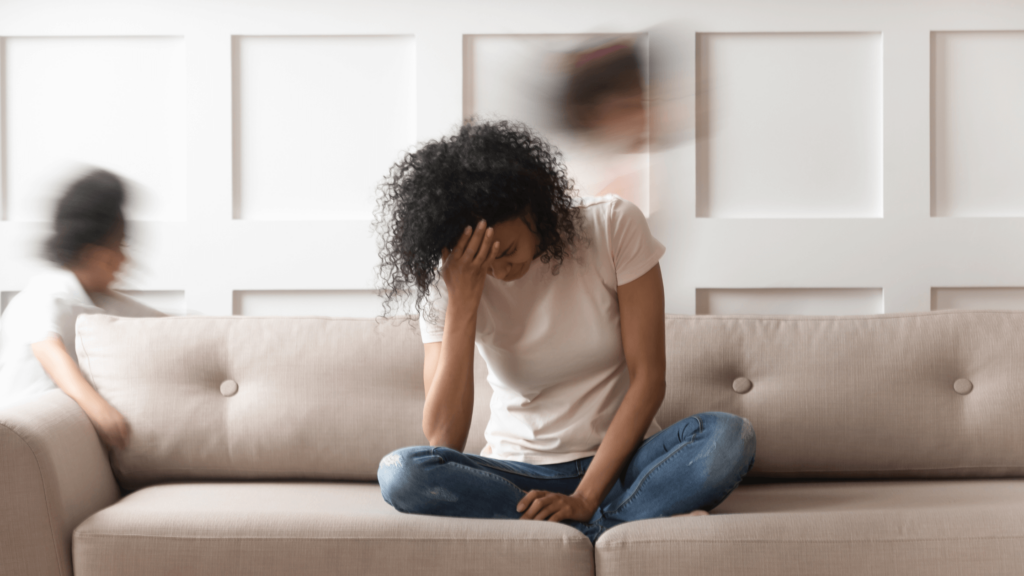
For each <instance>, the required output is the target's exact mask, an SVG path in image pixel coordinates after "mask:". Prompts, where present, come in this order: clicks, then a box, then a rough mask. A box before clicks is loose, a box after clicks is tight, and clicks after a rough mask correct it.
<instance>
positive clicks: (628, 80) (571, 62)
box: [562, 39, 643, 131]
mask: <svg viewBox="0 0 1024 576" xmlns="http://www.w3.org/2000/svg"><path fill="white" fill-rule="evenodd" d="M567 65H568V69H569V73H568V81H567V82H566V86H565V90H564V92H563V98H562V110H563V117H564V122H565V125H566V127H568V128H569V129H571V130H578V131H587V130H590V129H592V128H594V125H593V124H594V111H595V109H596V108H597V106H598V105H600V103H601V100H602V99H604V98H606V97H607V96H611V95H622V94H643V74H642V73H641V69H640V56H639V54H638V53H637V49H636V45H635V44H634V43H633V42H632V41H631V40H626V39H620V40H616V41H613V42H609V43H605V44H602V45H600V46H597V47H595V48H590V49H587V50H581V51H577V52H573V53H571V54H569V55H568V62H567Z"/></svg>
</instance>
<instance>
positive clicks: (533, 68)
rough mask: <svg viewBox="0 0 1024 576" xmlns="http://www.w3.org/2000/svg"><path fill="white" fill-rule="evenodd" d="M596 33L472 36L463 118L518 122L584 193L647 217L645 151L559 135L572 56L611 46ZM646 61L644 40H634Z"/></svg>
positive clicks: (469, 38)
mask: <svg viewBox="0 0 1024 576" xmlns="http://www.w3.org/2000/svg"><path fill="white" fill-rule="evenodd" d="M608 38H609V36H608V35H598V34H560V35H559V34H524V35H468V36H466V41H465V53H464V67H465V77H464V78H463V107H464V115H465V117H467V118H469V117H472V116H474V115H476V116H479V117H480V118H482V119H492V118H507V119H514V120H520V121H522V122H525V123H526V124H528V125H529V126H530V127H532V128H534V129H535V130H537V131H538V132H540V133H541V134H543V135H544V136H545V137H546V138H548V139H549V140H550V141H551V142H552V144H554V145H555V146H556V147H557V148H558V149H559V150H560V151H561V152H562V153H563V154H564V156H565V161H566V164H567V166H568V167H569V172H570V175H571V176H572V177H573V179H574V180H575V182H576V186H577V188H578V189H579V191H580V193H581V194H583V195H585V196H595V195H599V194H602V193H614V194H618V195H619V196H622V197H623V198H626V199H628V200H630V201H632V202H633V203H634V204H636V205H637V206H639V207H640V209H641V210H643V211H644V213H645V214H647V213H649V210H650V201H649V197H650V188H649V187H650V183H649V180H650V175H649V167H650V157H649V154H648V153H647V151H646V149H645V150H642V151H638V152H635V153H626V154H620V153H610V152H609V151H608V150H607V149H605V148H603V147H601V146H596V145H593V142H592V141H591V140H590V139H588V138H585V137H576V136H573V135H572V134H569V133H567V132H566V131H565V130H563V129H560V119H559V114H558V111H557V100H558V98H559V94H560V91H561V90H562V88H563V83H564V81H565V63H564V61H563V60H561V59H560V57H561V56H563V55H564V54H566V53H567V52H570V51H573V50H578V49H580V48H581V47H586V46H590V45H594V44H597V43H600V42H601V41H602V40H607V39H608ZM631 38H633V40H634V41H635V42H636V43H637V50H638V52H639V53H640V54H641V62H642V63H645V62H646V61H647V58H648V57H647V48H648V42H647V36H646V34H639V35H632V36H631Z"/></svg>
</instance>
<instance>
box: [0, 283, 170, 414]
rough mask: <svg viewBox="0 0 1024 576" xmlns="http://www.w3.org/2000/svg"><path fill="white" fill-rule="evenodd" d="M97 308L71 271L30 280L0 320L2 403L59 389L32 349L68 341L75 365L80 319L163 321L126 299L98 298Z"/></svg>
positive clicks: (112, 295)
mask: <svg viewBox="0 0 1024 576" xmlns="http://www.w3.org/2000/svg"><path fill="white" fill-rule="evenodd" d="M97 298H98V300H99V302H98V304H100V306H97V303H94V302H93V300H92V299H91V298H90V297H89V294H88V293H86V291H85V289H84V288H82V284H81V283H80V282H79V281H78V277H77V276H75V274H74V273H73V272H71V271H70V270H66V269H63V268H59V269H54V270H50V271H47V272H43V273H41V274H39V275H38V276H36V277H34V278H32V280H30V281H29V283H28V285H27V286H26V287H25V289H24V290H22V291H21V292H19V293H18V294H17V295H16V296H15V297H14V298H12V299H11V302H10V303H9V304H8V305H7V309H6V310H4V313H3V316H2V317H0V404H11V403H14V402H17V401H18V400H21V399H23V398H27V397H29V396H32V395H35V394H38V393H40V392H45V391H47V390H51V389H53V388H56V384H54V382H53V380H52V379H50V377H49V376H48V375H47V374H46V372H45V371H44V370H43V366H42V365H41V364H40V363H39V361H38V360H37V359H36V357H35V355H34V354H33V353H32V344H35V343H36V342H40V341H42V340H45V339H47V338H49V337H51V336H58V337H59V338H60V339H61V340H63V342H64V349H65V350H67V352H68V354H69V355H70V356H71V358H73V359H74V360H75V362H77V361H78V355H77V354H76V353H75V321H76V320H77V319H78V316H79V315H81V314H97V313H99V314H115V315H117V316H162V315H163V314H161V313H160V312H157V311H156V310H153V309H152V308H149V307H147V306H145V305H143V304H141V303H139V302H136V301H134V300H132V299H131V298H128V297H127V296H124V295H123V294H116V293H114V294H111V295H98V296H97Z"/></svg>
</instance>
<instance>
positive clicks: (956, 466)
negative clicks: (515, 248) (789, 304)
mask: <svg viewBox="0 0 1024 576" xmlns="http://www.w3.org/2000/svg"><path fill="white" fill-rule="evenodd" d="M667 331H668V334H667V336H668V338H667V342H668V386H669V388H668V393H667V397H666V399H665V403H664V406H663V407H662V409H661V412H660V413H659V415H658V419H659V421H660V422H661V423H662V424H663V425H666V424H669V423H671V422H673V421H675V420H677V419H680V418H682V417H684V416H686V415H688V414H691V413H695V412H701V411H706V410H719V411H725V412H732V413H734V414H739V415H742V416H745V417H746V418H748V419H750V421H751V422H752V423H753V425H754V427H755V429H756V431H757V439H758V452H757V459H756V463H755V465H754V467H753V469H752V471H751V474H750V476H749V477H748V481H747V482H744V484H742V485H741V486H740V487H739V489H738V490H737V491H736V492H735V493H734V494H733V495H732V496H731V497H730V498H729V499H727V500H726V501H725V502H724V503H723V504H722V505H721V506H719V507H718V508H717V509H716V510H714V513H713V514H712V515H711V516H708V517H696V518H667V519H657V520H648V521H642V522H634V523H630V524H626V525H623V526H619V527H617V528H615V529H613V530H611V531H609V532H608V533H607V534H605V535H604V536H603V537H602V538H601V539H600V540H599V541H598V542H597V545H596V547H594V546H591V544H590V542H589V541H588V540H587V539H586V538H585V537H583V535H582V534H580V533H578V532H577V531H575V530H574V529H572V528H570V527H568V526H564V525H561V524H556V523H549V522H532V521H517V520H466V519H453V518H432V517H425V516H414V515H405V514H401V513H398V512H396V511H394V510H392V509H391V508H390V507H388V506H387V505H386V504H385V503H384V502H383V500H382V499H381V496H380V491H379V489H378V487H377V485H376V484H374V483H373V482H374V479H375V475H376V471H377V465H378V461H379V460H380V458H381V457H382V456H383V455H384V454H386V453H388V452H389V451H391V450H393V449H395V448H398V447H400V446H407V445H415V444H423V443H424V442H425V440H424V437H423V433H422V431H421V429H420V419H421V410H422V404H423V389H422V379H421V362H422V346H421V344H420V342H419V338H418V334H417V332H416V331H415V329H414V328H411V327H410V326H409V325H408V324H401V325H397V326H396V325H394V324H392V323H377V322H375V321H372V320H328V319H313V318H290V319H285V318H280V319H270V318H161V319H116V318H113V317H108V316H91V317H83V318H82V319H80V320H79V323H78V355H79V358H80V360H81V362H82V367H83V369H84V371H85V373H86V374H87V376H88V377H89V379H90V380H91V381H92V382H93V383H94V384H95V386H96V387H97V388H98V389H99V391H100V392H101V393H102V394H103V395H104V396H105V397H106V398H108V399H109V401H110V402H111V403H112V404H113V405H114V406H116V407H117V408H118V409H119V410H121V411H122V412H123V413H124V415H125V416H126V418H127V419H128V421H129V423H130V425H131V427H132V431H133V438H132V442H131V445H130V446H129V448H128V449H126V450H125V451H123V452H119V453H115V454H113V455H112V456H111V457H110V458H109V459H108V457H107V456H106V455H105V454H104V452H103V450H102V448H101V446H100V444H99V441H98V440H97V437H96V434H95V433H94V431H93V429H92V427H91V425H90V423H89V421H88V420H87V419H86V417H85V415H84V414H83V413H82V412H81V411H80V410H79V409H78V407H77V406H76V405H75V403H74V402H72V401H71V400H70V399H68V398H67V397H66V396H64V395H63V394H62V393H61V392H51V393H48V394H45V395H42V396H40V397H38V398H36V399H33V400H31V401H28V402H25V403H23V404H20V405H17V406H12V407H8V408H5V409H2V410H0V574H4V575H8V574H12V575H13V574H18V575H21V574H26V575H37V574H38V575H44V574H45V575H56V574H71V571H72V566H73V567H74V572H75V573H76V574H77V575H78V576H94V575H97V576H98V575H103V576H118V575H129V574H132V575H135V574H190V575H191V574H209V575H228V574H246V575H263V574H437V575H442V574H443V575H457V574H494V575H503V574H510V575H511V574H527V575H530V576H541V575H559V576H564V575H573V574H579V575H586V574H594V573H595V572H596V574H599V575H626V574H630V575H649V574H652V575H659V574H701V575H748V574H769V575H776V574H777V575H780V576H782V575H784V576H794V575H804V574H806V575H820V574H828V575H845V574H891V575H897V574H898V575H901V576H904V575H922V576H923V575H928V576H932V575H937V574H938V575H942V574H957V575H967V574H970V575H974V574H1007V575H1008V574H1021V573H1024V480H1021V477H1022V476H1024V381H1022V380H1024V313H1015V312H936V313H927V314H904V315H885V316H869V317H670V318H669V319H668V323H667ZM478 364H479V362H478ZM477 374H478V381H477V398H476V411H475V414H474V426H473V431H472V438H471V442H470V446H469V447H468V449H469V450H475V451H478V450H479V449H480V448H481V447H482V445H483V439H482V430H483V424H484V423H485V420H486V418H487V415H488V408H487V399H488V397H489V396H490V394H489V391H488V390H489V389H488V388H487V385H486V383H485V381H484V379H483V377H484V375H485V374H484V370H483V367H482V366H479V365H478V370H477ZM119 485H120V487H119Z"/></svg>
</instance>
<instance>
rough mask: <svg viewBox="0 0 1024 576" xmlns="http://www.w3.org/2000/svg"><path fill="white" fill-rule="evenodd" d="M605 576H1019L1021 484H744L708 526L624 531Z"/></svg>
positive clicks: (607, 553)
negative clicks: (975, 575) (698, 575)
mask: <svg viewBox="0 0 1024 576" xmlns="http://www.w3.org/2000/svg"><path fill="white" fill-rule="evenodd" d="M595 556H596V563H597V574H598V576H627V575H628V576H634V575H635V576H641V575H643V576H659V575H662V574H664V575H668V574H672V575H675V574H682V573H686V574H704V575H708V576H715V575H721V576H726V575H728V576H734V575H736V574H759V575H763V576H774V575H778V576H802V575H806V576H818V575H821V574H829V575H830V576H844V575H847V574H848V575H851V576H853V575H858V576H860V575H863V574H872V575H893V576H896V575H899V576H914V575H920V576H936V575H939V576H941V575H944V574H950V575H958V574H1007V575H1009V574H1019V573H1020V570H1021V567H1022V566H1024V480H949V481H943V480H931V481H870V482H831V483H788V484H752V485H741V486H740V487H739V488H738V489H737V490H736V491H735V492H733V493H732V495H731V496H729V498H728V499H726V501H725V502H723V503H722V504H721V505H719V507H718V508H716V509H715V510H714V511H713V513H712V514H711V516H703V517H693V518H690V517H681V518H665V519H658V520H645V521H641V522H632V523H627V524H623V525H621V526H618V527H616V528H613V529H611V530H609V531H608V532H606V533H605V534H604V535H602V536H601V538H600V539H599V540H598V541H597V546H596V550H595Z"/></svg>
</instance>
